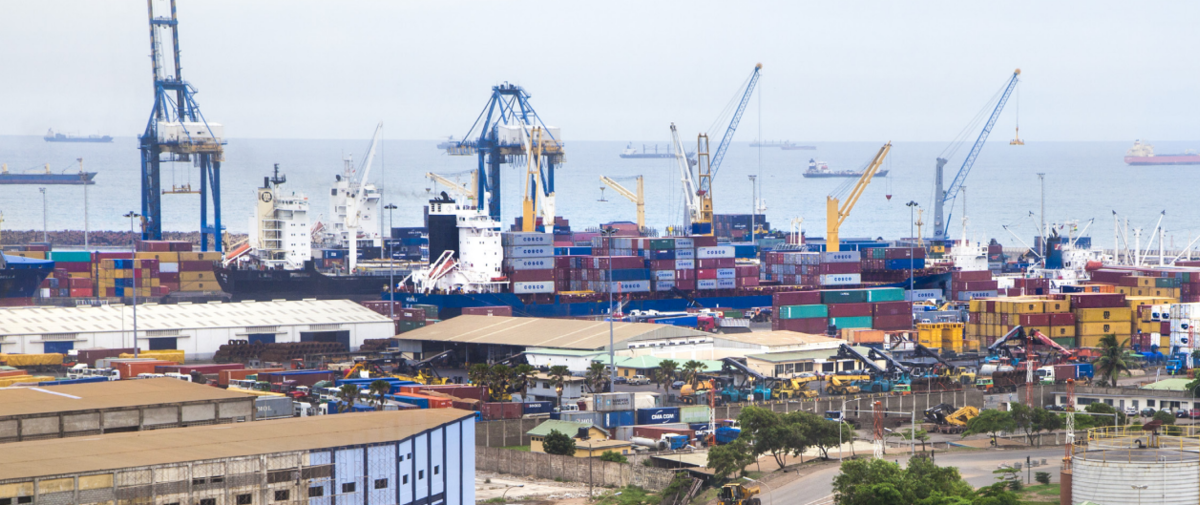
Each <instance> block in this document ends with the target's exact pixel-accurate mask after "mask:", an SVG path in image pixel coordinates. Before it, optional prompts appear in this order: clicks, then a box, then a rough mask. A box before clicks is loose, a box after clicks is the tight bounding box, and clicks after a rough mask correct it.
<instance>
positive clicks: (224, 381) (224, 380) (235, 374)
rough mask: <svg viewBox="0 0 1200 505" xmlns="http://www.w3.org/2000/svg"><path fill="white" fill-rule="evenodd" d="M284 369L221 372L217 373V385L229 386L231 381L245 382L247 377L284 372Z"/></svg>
mask: <svg viewBox="0 0 1200 505" xmlns="http://www.w3.org/2000/svg"><path fill="white" fill-rule="evenodd" d="M282 371H283V369H282V368H254V369H243V370H221V371H220V372H217V384H219V385H221V386H228V385H229V381H240V380H245V379H246V377H248V376H251V375H257V374H260V373H267V372H282Z"/></svg>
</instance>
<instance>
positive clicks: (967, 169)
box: [933, 68, 1021, 250]
mask: <svg viewBox="0 0 1200 505" xmlns="http://www.w3.org/2000/svg"><path fill="white" fill-rule="evenodd" d="M1020 75H1021V69H1019V68H1018V69H1016V70H1015V71H1013V74H1012V77H1010V78H1009V79H1008V83H1007V84H1005V85H1004V88H1002V89H1001V91H1000V93H999V94H1000V98H999V99H998V100H997V101H996V107H995V108H994V109H992V115H991V116H989V117H988V120H987V122H986V123H984V125H983V130H982V131H980V132H979V138H977V139H975V145H973V146H971V151H970V152H968V153H967V158H966V159H964V160H963V164H962V167H961V168H959V169H958V173H957V174H955V175H954V180H953V181H951V182H950V187H949V188H947V189H945V190H944V191H943V190H942V167H944V166H945V165H946V158H944V157H941V156H939V157H938V159H937V174H936V176H935V182H934V185H935V187H934V193H933V197H934V207H933V245H934V247H936V248H944V247H945V243H946V231H947V229H948V228H949V219H950V217H949V215H946V216H945V219H943V215H944V213H945V212H946V211H947V209H946V208H947V205H946V204H947V203H948V204H949V212H951V213H953V212H954V201H955V199H956V198H958V193H959V191H961V190H962V187H963V182H966V180H967V174H970V173H971V167H972V166H974V165H975V159H976V158H978V157H979V151H981V150H982V149H983V143H984V142H986V141H987V138H988V134H990V133H992V127H994V126H996V119H997V118H999V117H1000V111H1002V110H1004V104H1005V103H1007V102H1008V97H1009V96H1010V95H1012V92H1013V89H1014V88H1016V87H1017V80H1018V79H1017V78H1018V77H1019V76H1020ZM964 133H965V132H964ZM957 145H958V143H957V141H956V142H955V143H953V144H951V147H952V148H956V147H957ZM947 150H948V151H949V150H951V148H947ZM943 154H945V152H943ZM942 250H944V249H942Z"/></svg>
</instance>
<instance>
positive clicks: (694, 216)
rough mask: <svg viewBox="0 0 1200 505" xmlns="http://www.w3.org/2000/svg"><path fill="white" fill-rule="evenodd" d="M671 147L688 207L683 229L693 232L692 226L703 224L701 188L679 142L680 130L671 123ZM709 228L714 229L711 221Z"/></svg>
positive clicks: (685, 203)
mask: <svg viewBox="0 0 1200 505" xmlns="http://www.w3.org/2000/svg"><path fill="white" fill-rule="evenodd" d="M671 146H672V148H673V149H674V151H675V163H676V164H677V165H678V166H679V179H680V182H682V183H683V198H684V206H685V207H687V213H686V214H685V215H684V220H685V221H684V223H683V228H684V229H685V230H687V231H689V232H691V231H692V224H693V223H700V222H701V221H700V194H699V191H698V189H699V187H698V186H697V185H696V178H695V176H694V175H693V173H692V166H691V164H690V163H689V162H688V157H687V153H686V152H684V150H683V142H681V141H680V140H679V130H677V129H676V128H675V123H671ZM709 228H710V229H711V228H712V220H711V219H710V220H709Z"/></svg>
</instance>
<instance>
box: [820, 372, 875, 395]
mask: <svg viewBox="0 0 1200 505" xmlns="http://www.w3.org/2000/svg"><path fill="white" fill-rule="evenodd" d="M828 378H829V385H828V386H825V392H826V393H829V394H831V395H852V394H855V393H858V392H861V391H862V388H860V387H858V386H856V385H854V381H869V380H871V376H870V375H865V374H864V375H830V376H828Z"/></svg>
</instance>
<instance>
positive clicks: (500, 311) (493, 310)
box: [455, 305, 512, 396]
mask: <svg viewBox="0 0 1200 505" xmlns="http://www.w3.org/2000/svg"><path fill="white" fill-rule="evenodd" d="M462 313H463V315H464V316H507V317H512V307H511V306H508V305H497V306H492V307H463V309H462ZM455 396H458V395H455Z"/></svg>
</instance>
